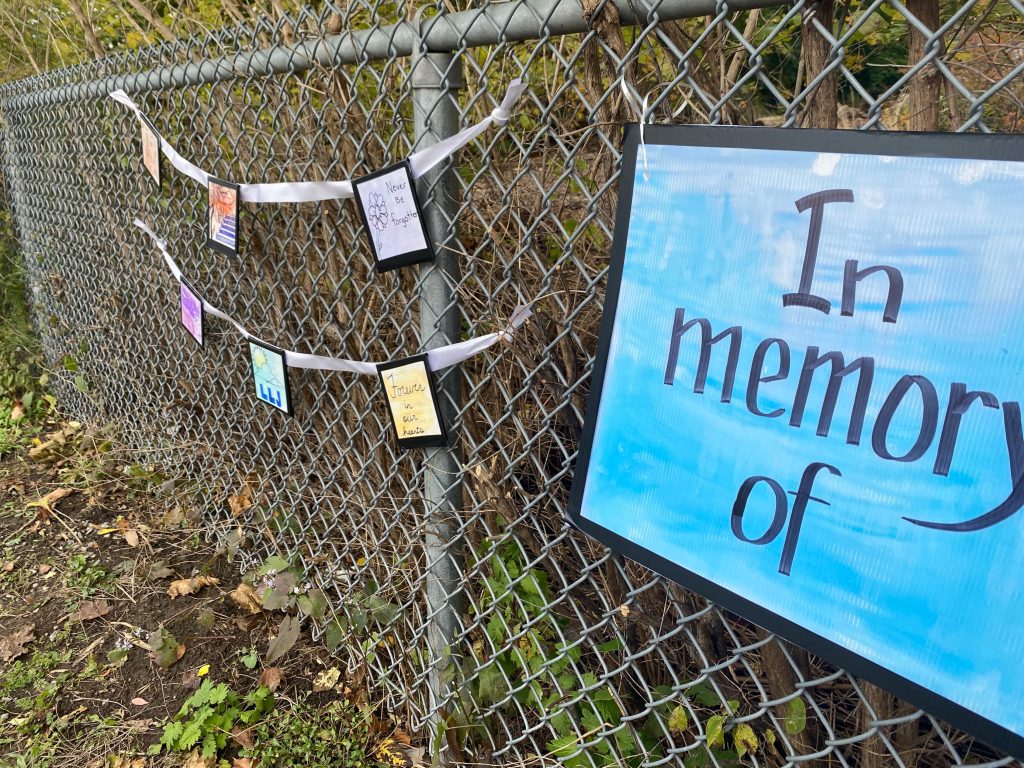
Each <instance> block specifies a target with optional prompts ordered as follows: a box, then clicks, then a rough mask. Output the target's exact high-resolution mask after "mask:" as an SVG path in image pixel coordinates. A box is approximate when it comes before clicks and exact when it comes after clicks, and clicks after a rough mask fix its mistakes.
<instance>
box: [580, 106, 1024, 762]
mask: <svg viewBox="0 0 1024 768" xmlns="http://www.w3.org/2000/svg"><path fill="white" fill-rule="evenodd" d="M644 141H645V142H646V143H647V144H666V145H675V146H709V147H716V148H736V149H775V150H791V151H802V152H839V153H845V154H869V155H896V156H908V157H951V158H962V159H977V160H1009V161H1021V160H1024V137H1022V136H1019V135H1018V136H1014V135H985V136H978V135H968V134H951V133H944V134H943V133H923V132H902V131H901V132H892V133H889V132H874V131H873V132H867V131H843V130H820V129H779V128H759V127H746V126H743V127H740V126H654V125H648V126H645V127H644ZM639 145H640V132H639V126H638V125H637V124H635V123H631V124H627V125H626V126H625V130H624V138H623V152H622V174H621V176H620V182H619V198H618V206H617V209H616V218H615V222H616V223H615V233H614V237H613V240H612V251H611V263H610V267H609V273H608V287H607V291H606V294H605V302H604V314H603V316H602V320H601V326H600V329H599V333H598V345H597V353H596V357H595V363H594V371H593V375H592V379H591V387H590V392H589V395H588V398H587V405H586V410H585V415H584V427H583V434H582V436H581V440H580V449H579V453H578V457H577V460H576V466H575V472H574V476H573V485H572V490H571V492H570V498H569V505H568V515H569V519H570V521H571V522H572V524H573V525H574V526H576V527H577V528H578V529H579V530H580V531H582V532H583V533H586V534H587V535H588V536H591V537H593V538H594V539H596V540H598V541H599V542H601V543H602V544H604V545H606V546H608V547H610V548H611V549H613V550H614V551H616V552H619V553H621V554H622V555H625V556H626V557H629V558H630V559H632V560H635V561H636V562H638V563H640V564H641V565H644V566H646V567H648V568H650V569H651V570H653V571H656V572H657V573H659V574H661V575H662V576H665V577H666V578H668V579H671V580H672V581H674V582H676V583H678V584H681V585H682V586H684V587H687V588H688V589H691V590H693V591H695V592H697V593H699V594H701V595H703V596H704V597H706V598H708V599H709V600H711V601H713V602H715V603H717V604H719V605H721V606H723V607H724V608H726V609H728V610H730V611H732V612H734V613H736V614H737V615H739V616H741V617H743V618H745V619H747V620H749V621H752V622H754V623H755V624H758V625H759V626H761V627H763V628H765V629H767V630H769V631H771V632H774V633H776V634H778V635H779V636H781V637H784V638H785V639H787V640H789V641H791V642H793V643H795V644H797V645H799V646H802V647H803V648H806V649H807V650H809V651H811V652H812V653H814V654H816V655H818V656H820V657H822V658H823V659H826V660H827V661H829V662H831V663H833V664H836V665H838V666H841V667H842V668H844V669H846V670H847V671H849V672H852V673H853V674H855V675H858V676H860V677H863V678H864V679H865V680H868V681H870V682H872V683H874V684H876V685H878V686H881V687H882V688H885V689H887V690H888V691H891V692H892V693H894V694H896V695H898V696H900V697H901V698H904V699H906V700H907V701H909V702H911V703H913V704H914V705H916V706H919V707H921V708H923V709H926V710H927V711H928V712H930V713H931V714H933V715H936V716H938V717H941V718H943V719H944V720H946V721H948V722H949V723H951V724H952V725H954V726H955V727H957V728H961V729H963V730H965V731H967V732H969V733H971V734H972V735H974V736H975V737H977V738H978V739H980V740H982V741H985V742H987V743H988V744H990V745H991V746H993V747H995V748H997V749H1000V750H1003V751H1005V752H1007V753H1009V754H1011V755H1013V756H1015V757H1016V758H1018V759H1022V758H1024V735H1021V734H1017V733H1015V732H1013V731H1011V730H1009V729H1007V728H1005V727H1003V726H1002V725H999V724H998V723H995V722H993V721H991V720H989V719H987V718H985V717H983V716H982V715H979V714H977V713H976V712H973V711H972V710H970V709H967V708H965V707H964V706H962V705H960V704H957V703H956V702H954V701H951V700H949V699H947V698H945V697H943V696H942V695H941V694H939V693H937V692H935V691H933V690H931V689H929V688H926V687H925V686H923V685H921V684H919V683H916V682H914V681H912V680H909V679H907V678H905V677H903V676H901V675H899V674H897V673H895V672H893V671H892V670H889V669H887V668H885V667H883V666H881V665H879V664H877V663H875V662H873V661H871V660H869V659H866V658H864V657H862V656H860V655H858V654H857V653H855V652H853V651H851V650H850V649H848V648H846V647H844V646H841V645H839V644H837V643H835V642H833V641H831V640H829V639H827V638H824V637H822V636H820V635H817V634H815V633H813V632H811V631H810V630H808V629H806V628H805V627H803V626H801V625H800V624H797V623H795V622H793V621H791V620H790V619H787V618H785V617H784V616H781V615H779V614H776V613H774V612H772V611H770V610H768V609H766V608H764V607H762V606H761V605H758V604H757V603H755V602H753V601H751V600H749V599H747V598H744V597H742V596H740V595H738V594H736V593H735V592H732V591H730V590H728V589H726V588H724V587H722V586H720V585H718V584H716V583H715V582H713V581H709V580H708V579H705V578H704V577H702V576H699V575H697V574H696V573H693V572H692V571H689V570H687V569H686V568H684V567H682V566H680V565H679V564H677V563H674V562H672V561H670V560H668V559H666V558H664V557H661V556H660V555H657V554H655V553H654V552H651V551H650V550H648V549H646V548H644V547H642V546H640V545H638V544H636V543H634V542H632V541H630V540H628V539H626V538H623V537H622V536H620V535H618V534H616V533H614V532H613V531H610V530H608V529H606V528H604V527H603V526H601V525H598V524H596V523H594V522H592V521H590V520H588V519H587V518H585V517H583V515H582V504H583V495H584V492H585V490H586V486H587V472H588V469H589V463H590V458H591V451H592V448H593V441H594V434H595V431H596V428H597V423H598V419H599V416H600V402H601V392H602V387H603V384H604V380H605V373H606V368H607V364H608V354H609V348H610V344H611V337H612V330H613V327H614V325H615V318H616V314H617V311H618V302H619V292H620V288H621V282H622V273H623V267H624V263H625V254H626V243H627V238H628V235H629V218H630V213H631V208H632V201H633V186H634V175H635V169H636V164H637V157H638V151H639Z"/></svg>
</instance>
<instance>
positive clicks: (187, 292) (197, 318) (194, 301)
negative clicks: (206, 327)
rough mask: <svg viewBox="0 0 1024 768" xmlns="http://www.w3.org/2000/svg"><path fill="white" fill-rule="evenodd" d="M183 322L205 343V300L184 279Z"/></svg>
mask: <svg viewBox="0 0 1024 768" xmlns="http://www.w3.org/2000/svg"><path fill="white" fill-rule="evenodd" d="M181 324H182V325H184V326H185V329H186V330H187V331H188V332H189V333H191V334H192V337H193V338H194V339H195V340H196V341H198V342H199V343H200V344H202V343H203V300H202V299H201V298H200V297H199V294H197V293H196V292H195V291H193V290H192V289H191V288H189V287H188V285H187V284H186V283H185V282H184V281H182V283H181Z"/></svg>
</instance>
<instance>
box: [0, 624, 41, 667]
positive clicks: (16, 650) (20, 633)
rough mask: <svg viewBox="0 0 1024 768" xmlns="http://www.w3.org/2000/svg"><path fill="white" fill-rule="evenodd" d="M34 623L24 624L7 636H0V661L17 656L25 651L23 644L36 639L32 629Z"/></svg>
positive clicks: (34, 626)
mask: <svg viewBox="0 0 1024 768" xmlns="http://www.w3.org/2000/svg"><path fill="white" fill-rule="evenodd" d="M35 628H36V625H35V624H25V625H24V626H22V627H18V628H17V629H16V630H14V633H13V634H11V635H8V636H7V637H0V661H9V660H10V659H14V658H17V657H18V656H21V654H23V653H24V652H25V646H26V645H28V644H29V643H31V642H32V641H33V640H35V639H36V636H35V635H34V634H33V632H32V630H34V629H35Z"/></svg>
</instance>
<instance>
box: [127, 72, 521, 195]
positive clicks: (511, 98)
mask: <svg viewBox="0 0 1024 768" xmlns="http://www.w3.org/2000/svg"><path fill="white" fill-rule="evenodd" d="M526 88H527V84H526V83H524V82H523V81H522V79H519V78H517V79H515V80H513V81H512V82H511V84H510V85H509V87H508V90H507V91H505V98H503V99H502V100H501V104H499V105H498V106H497V107H495V108H494V109H493V110H492V111H491V114H489V115H488V116H487V117H485V118H484V119H483V120H481V121H480V122H479V123H476V124H475V125H471V126H469V127H468V128H466V129H464V130H462V131H460V132H459V133H456V134H455V135H454V136H449V137H448V138H447V139H445V140H444V141H440V142H438V143H437V144H434V145H433V146H430V147H427V148H426V149H421V150H420V151H419V152H414V153H413V154H411V155H410V156H409V165H410V170H411V172H412V177H413V178H414V179H418V178H419V177H420V176H423V175H424V174H425V173H427V171H429V170H430V169H431V168H433V167H434V166H435V165H437V164H438V163H440V162H441V161H442V160H445V159H446V158H448V157H450V156H451V155H453V154H455V153H456V152H457V151H458V150H459V149H461V148H462V147H464V146H465V145H466V144H468V143H469V142H471V141H472V140H473V139H475V138H476V137H477V136H479V135H480V134H482V133H483V132H484V131H486V130H487V129H488V128H490V127H491V125H506V124H507V123H508V121H509V119H510V118H511V116H512V112H511V110H512V106H513V105H514V104H515V103H516V101H517V100H518V99H519V97H520V96H521V95H522V94H523V91H525V90H526ZM110 98H112V99H113V100H114V101H116V102H118V103H119V104H124V105H125V106H126V107H128V108H129V109H131V110H132V111H133V112H134V113H135V114H136V116H137V117H138V118H139V120H141V121H143V122H146V123H148V124H149V126H150V127H152V125H153V124H152V122H151V121H150V120H149V119H148V118H147V117H146V116H145V115H144V114H143V113H142V110H141V109H139V106H138V105H137V104H136V103H135V102H134V101H132V99H131V97H130V96H128V94H127V93H125V92H124V91H122V90H117V91H112V92H111V93H110ZM153 130H154V132H155V133H156V134H157V138H158V139H159V141H160V150H161V151H162V152H163V153H164V156H165V157H166V158H167V159H168V160H169V161H170V163H171V165H172V166H174V167H175V168H177V169H178V170H179V171H181V172H182V173H183V174H185V175H186V176H188V177H189V178H192V179H195V180H196V181H198V182H199V183H200V184H202V185H203V186H204V187H205V186H209V179H210V175H211V174H209V173H207V172H206V171H204V170H203V169H202V168H200V167H198V166H197V165H195V164H194V163H191V162H189V161H188V160H186V159H185V158H184V157H182V156H181V155H180V154H179V153H178V150H176V149H175V148H174V147H173V146H171V143H170V142H169V141H167V139H165V138H164V137H163V136H162V135H160V133H159V132H157V131H156V130H155V128H154V129H153ZM353 194H354V193H353V190H352V182H351V181H349V180H347V179H346V180H345V181H285V182H278V183H273V184H240V185H239V190H238V195H239V200H241V201H242V202H246V203H312V202H317V201H319V200H338V199H342V198H348V197H352V196H353Z"/></svg>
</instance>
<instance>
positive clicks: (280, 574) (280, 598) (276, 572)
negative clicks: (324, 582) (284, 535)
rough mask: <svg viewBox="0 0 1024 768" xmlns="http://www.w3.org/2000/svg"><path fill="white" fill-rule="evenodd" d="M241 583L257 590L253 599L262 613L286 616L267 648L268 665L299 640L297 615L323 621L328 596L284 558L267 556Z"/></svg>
mask: <svg viewBox="0 0 1024 768" xmlns="http://www.w3.org/2000/svg"><path fill="white" fill-rule="evenodd" d="M243 581H244V582H245V583H246V584H249V585H251V586H252V587H253V588H254V589H255V590H256V597H257V599H258V600H259V603H260V606H261V607H262V608H263V609H264V610H267V611H283V612H285V613H286V614H288V615H287V616H285V617H284V619H282V621H281V625H280V626H279V627H278V630H277V634H276V635H275V637H274V639H273V640H271V641H270V645H269V647H268V648H267V659H266V660H267V663H269V664H272V663H273V662H275V661H277V660H278V659H280V658H281V657H282V656H284V655H285V654H286V653H288V651H289V650H291V648H292V646H293V645H295V642H296V640H298V639H299V626H300V620H299V616H309V617H310V618H312V619H314V620H315V621H322V620H323V618H324V614H325V613H326V611H327V597H326V595H324V593H323V591H322V590H319V589H314V588H313V586H312V585H311V584H310V583H309V582H308V581H305V580H304V579H303V573H302V571H301V570H299V569H297V568H293V567H291V566H290V565H289V563H288V561H287V560H285V559H284V558H283V557H277V556H276V555H275V556H272V557H268V558H267V560H266V562H264V563H263V565H261V566H260V567H259V568H257V569H256V570H255V571H251V572H249V573H247V574H246V575H245V576H244V577H243ZM295 614H298V615H295Z"/></svg>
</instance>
